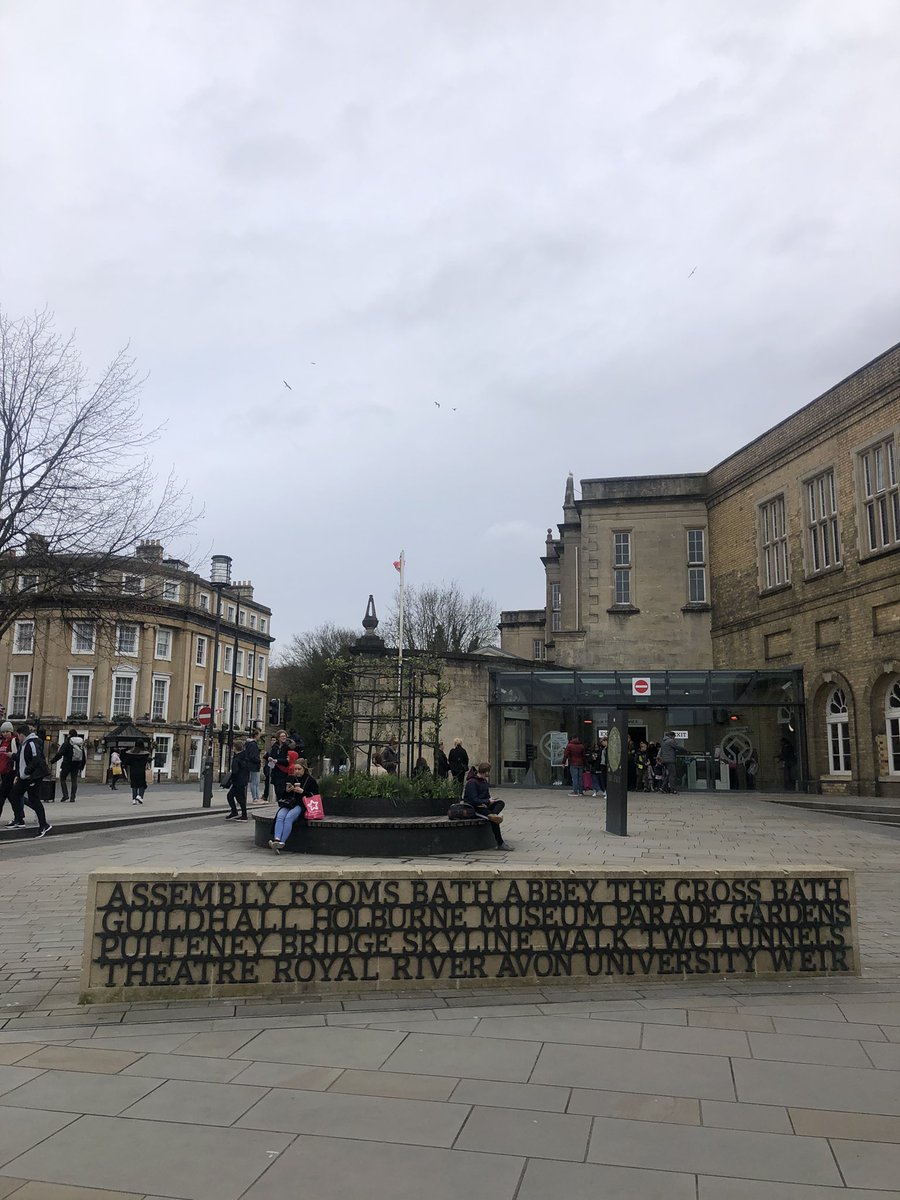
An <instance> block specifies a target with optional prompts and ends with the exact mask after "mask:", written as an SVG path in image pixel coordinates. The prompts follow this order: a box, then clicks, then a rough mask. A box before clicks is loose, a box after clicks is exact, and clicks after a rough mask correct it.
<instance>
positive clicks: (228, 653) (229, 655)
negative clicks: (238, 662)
mask: <svg viewBox="0 0 900 1200" xmlns="http://www.w3.org/2000/svg"><path fill="white" fill-rule="evenodd" d="M233 661H234V646H226V647H225V653H224V662H223V664H222V670H223V671H224V672H225V674H226V675H230V674H231V666H232V663H233Z"/></svg>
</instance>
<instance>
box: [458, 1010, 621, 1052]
mask: <svg viewBox="0 0 900 1200" xmlns="http://www.w3.org/2000/svg"><path fill="white" fill-rule="evenodd" d="M441 1024H443V1022H441ZM475 1036H476V1037H489V1038H519V1039H521V1040H523V1041H533V1042H562V1043H568V1044H571V1045H575V1046H631V1047H633V1048H637V1047H638V1046H639V1045H640V1044H641V1026H640V1025H639V1024H638V1023H637V1022H636V1021H633V1022H631V1023H626V1022H624V1021H585V1020H582V1019H580V1018H579V1017H566V1016H562V1017H552V1016H547V1017H545V1016H536V1017H485V1018H482V1020H480V1021H479V1022H478V1028H477V1029H476V1030H475Z"/></svg>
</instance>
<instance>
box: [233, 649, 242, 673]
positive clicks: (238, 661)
mask: <svg viewBox="0 0 900 1200" xmlns="http://www.w3.org/2000/svg"><path fill="white" fill-rule="evenodd" d="M234 670H235V674H236V675H237V677H238V678H239V679H240V677H241V676H242V675H243V673H244V651H243V649H242V647H240V646H238V648H237V651H236V653H235V659H234Z"/></svg>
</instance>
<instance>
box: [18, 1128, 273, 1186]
mask: <svg viewBox="0 0 900 1200" xmlns="http://www.w3.org/2000/svg"><path fill="white" fill-rule="evenodd" d="M290 1141H291V1139H290V1138H289V1137H286V1136H285V1135H284V1134H279V1133H271V1132H266V1133H257V1132H255V1131H253V1130H249V1129H248V1130H244V1131H243V1132H242V1133H241V1135H240V1137H239V1138H236V1137H235V1134H234V1130H233V1129H217V1128H210V1127H209V1126H205V1125H179V1124H176V1123H175V1122H167V1121H136V1120H131V1121H129V1120H127V1119H126V1118H121V1117H120V1118H116V1117H95V1116H89V1117H82V1118H81V1119H80V1120H78V1121H75V1122H74V1123H73V1124H72V1125H69V1126H67V1127H66V1128H65V1129H62V1130H60V1132H59V1133H54V1134H52V1135H51V1136H50V1137H48V1138H47V1139H46V1141H44V1142H42V1143H41V1145H39V1146H36V1147H35V1148H34V1149H33V1150H28V1151H27V1152H26V1153H25V1154H23V1155H20V1156H19V1157H18V1158H16V1159H14V1160H13V1161H12V1162H10V1163H7V1164H6V1168H5V1169H6V1170H8V1171H9V1173H10V1174H17V1175H19V1176H20V1177H21V1178H23V1179H32V1180H41V1181H44V1182H47V1183H72V1184H77V1185H79V1186H81V1187H95V1188H107V1189H109V1190H111V1191H115V1190H119V1191H138V1192H140V1191H141V1190H142V1189H143V1192H144V1194H146V1193H147V1191H148V1190H150V1191H153V1192H157V1193H159V1194H161V1195H163V1196H177V1197H182V1198H184V1200H238V1198H239V1197H242V1196H243V1194H244V1192H245V1191H246V1190H247V1188H248V1187H249V1186H250V1184H251V1183H253V1182H254V1181H255V1180H256V1179H258V1178H259V1176H260V1175H261V1174H262V1173H263V1171H265V1170H266V1168H267V1167H268V1166H270V1165H271V1163H272V1156H273V1155H276V1154H278V1153H280V1152H281V1151H282V1150H284V1149H285V1148H286V1147H287V1146H288V1145H289V1144H290ZM100 1147H102V1148H103V1151H104V1152H103V1153H98V1149H99V1148H100Z"/></svg>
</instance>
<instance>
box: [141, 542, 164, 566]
mask: <svg viewBox="0 0 900 1200" xmlns="http://www.w3.org/2000/svg"><path fill="white" fill-rule="evenodd" d="M164 553H165V551H164V550H163V545H162V542H160V541H157V539H156V538H145V539H144V541H142V542H138V544H137V548H136V549H135V552H134V557H135V558H139V559H140V560H141V561H142V562H147V563H161V562H162V560H163V554H164Z"/></svg>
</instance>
